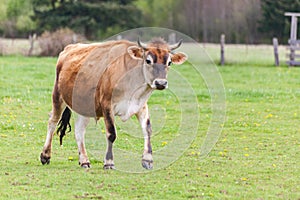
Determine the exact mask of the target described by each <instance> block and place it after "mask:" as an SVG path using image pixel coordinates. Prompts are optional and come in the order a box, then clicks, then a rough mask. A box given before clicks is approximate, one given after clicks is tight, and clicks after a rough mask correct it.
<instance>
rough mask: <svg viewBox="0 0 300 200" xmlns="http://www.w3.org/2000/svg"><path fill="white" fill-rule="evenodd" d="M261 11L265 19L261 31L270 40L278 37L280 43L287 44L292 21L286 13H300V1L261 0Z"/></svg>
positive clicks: (261, 24) (262, 21)
mask: <svg viewBox="0 0 300 200" xmlns="http://www.w3.org/2000/svg"><path fill="white" fill-rule="evenodd" d="M261 9H262V16H263V18H262V20H261V21H260V29H259V30H260V31H261V32H262V33H264V34H265V35H267V36H268V37H269V38H272V37H277V38H278V39H279V41H282V42H287V40H288V38H289V30H290V20H291V19H290V17H287V16H284V13H285V12H299V10H300V0H280V1H272V0H261ZM298 33H300V31H299V29H298Z"/></svg>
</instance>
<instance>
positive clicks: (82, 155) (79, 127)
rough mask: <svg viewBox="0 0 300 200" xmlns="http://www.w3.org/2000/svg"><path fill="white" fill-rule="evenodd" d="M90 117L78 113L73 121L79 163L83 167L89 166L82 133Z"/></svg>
mask: <svg viewBox="0 0 300 200" xmlns="http://www.w3.org/2000/svg"><path fill="white" fill-rule="evenodd" d="M89 121H90V118H89V117H84V116H82V115H78V118H77V120H76V122H75V138H76V141H77V145H78V153H79V165H80V166H81V167H83V168H90V161H89V158H88V156H87V153H86V149H85V143H84V135H85V129H86V127H87V125H88V124H89Z"/></svg>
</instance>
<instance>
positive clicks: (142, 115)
mask: <svg viewBox="0 0 300 200" xmlns="http://www.w3.org/2000/svg"><path fill="white" fill-rule="evenodd" d="M136 116H137V118H138V120H139V122H140V125H141V127H142V130H143V135H144V153H143V156H142V166H143V167H144V168H145V169H152V168H153V158H152V147H151V142H150V138H151V134H152V128H151V123H150V117H149V112H148V105H147V104H145V106H144V107H143V108H142V109H141V110H140V111H139V112H138V113H137V114H136Z"/></svg>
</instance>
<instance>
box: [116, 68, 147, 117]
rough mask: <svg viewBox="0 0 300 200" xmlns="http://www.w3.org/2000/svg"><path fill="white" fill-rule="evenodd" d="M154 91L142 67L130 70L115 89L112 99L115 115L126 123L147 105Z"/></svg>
mask: <svg viewBox="0 0 300 200" xmlns="http://www.w3.org/2000/svg"><path fill="white" fill-rule="evenodd" d="M152 91H153V89H152V88H151V87H150V86H149V85H148V84H147V83H146V81H145V78H144V75H143V72H142V68H141V67H137V68H135V69H133V70H130V71H129V72H128V73H127V74H126V75H125V76H124V77H123V78H122V79H121V80H120V82H119V83H118V84H117V86H116V88H115V89H114V92H113V98H112V99H113V104H114V112H115V115H118V116H120V117H121V119H122V120H123V121H126V120H127V119H129V118H130V117H131V116H132V115H133V114H135V113H137V112H138V111H139V110H140V109H141V108H142V107H143V106H144V105H145V103H146V102H147V100H148V99H149V97H150V95H151V93H152Z"/></svg>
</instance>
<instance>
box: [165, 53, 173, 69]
mask: <svg viewBox="0 0 300 200" xmlns="http://www.w3.org/2000/svg"><path fill="white" fill-rule="evenodd" d="M171 64H172V58H171V56H170V54H169V57H168V59H167V62H166V65H167V66H168V67H169V66H170V65H171Z"/></svg>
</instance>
